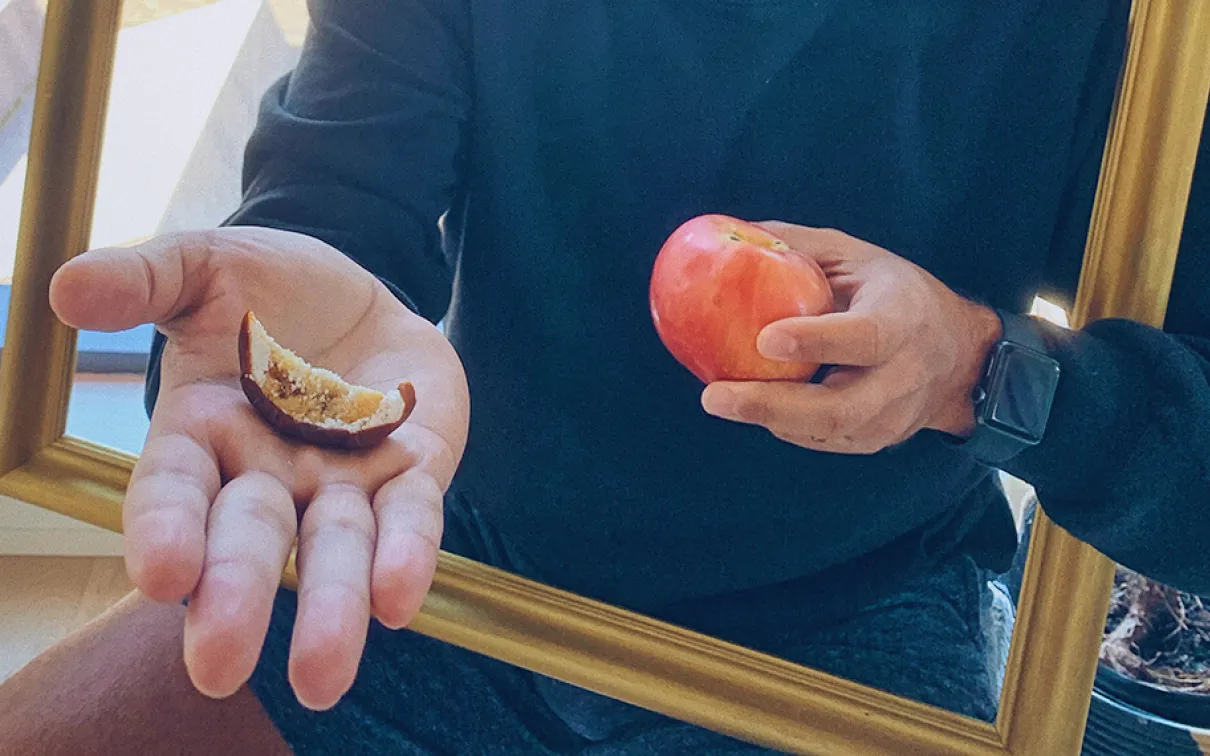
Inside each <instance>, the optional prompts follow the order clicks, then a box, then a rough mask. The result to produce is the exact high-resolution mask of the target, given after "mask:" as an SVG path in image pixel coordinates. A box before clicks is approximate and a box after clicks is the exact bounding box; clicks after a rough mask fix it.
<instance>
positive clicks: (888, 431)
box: [702, 222, 1000, 454]
mask: <svg viewBox="0 0 1210 756" xmlns="http://www.w3.org/2000/svg"><path fill="white" fill-rule="evenodd" d="M756 225H758V226H759V227H761V228H763V229H766V230H767V231H769V232H770V233H772V234H774V235H776V236H777V237H780V238H781V239H783V240H784V241H785V242H786V243H787V244H788V245H789V246H790V247H791V248H792V249H794V250H797V251H799V252H802V253H806V254H809V255H810V256H811V257H813V258H814V259H815V260H816V261H817V262H818V263H819V266H820V268H821V270H822V271H823V273H824V274H825V275H826V276H827V281H828V282H829V284H830V286H831V289H832V291H833V293H834V295H835V297H836V302H837V304H838V306H839V307H840V309H839V311H836V312H824V313H822V314H816V313H807V314H802V315H797V314H795V315H791V316H788V317H783V318H781V319H778V320H776V321H774V322H771V323H768V324H766V325H764V327H762V328H761V329H760V333H759V335H758V336H757V338H756V339H755V342H756V344H755V346H756V349H757V351H758V352H759V353H760V355H761V356H762V357H763V358H765V359H768V360H773V361H778V362H782V363H784V364H786V365H802V364H807V365H811V364H827V365H832V366H834V367H833V368H832V369H831V370H830V371H829V372H828V374H827V376H826V377H825V378H824V379H823V380H822V381H821V382H819V383H817V384H812V383H805V382H803V381H802V380H801V375H797V376H792V377H790V378H788V379H786V378H774V379H764V378H757V379H739V380H712V381H710V383H709V385H708V386H707V387H706V389H705V390H704V391H703V393H702V405H703V408H704V409H705V410H706V411H707V412H709V413H711V414H713V415H715V416H718V417H721V418H724V419H728V420H733V421H736V422H742V423H750V424H754V425H760V426H763V427H765V428H767V429H768V430H769V431H770V432H771V433H773V435H775V436H777V437H778V438H780V439H783V440H785V441H788V442H790V443H793V444H796V445H798V446H802V447H805V448H808V449H813V450H817V451H824V452H834V453H845V454H871V453H875V452H878V451H880V450H882V449H885V448H887V447H890V446H894V445H896V444H898V443H901V442H903V441H905V440H907V439H908V438H910V437H911V436H913V435H915V434H916V433H917V432H919V431H920V430H923V429H934V430H938V431H942V432H944V433H948V434H951V435H954V436H968V435H969V434H970V433H971V432H972V431H973V430H974V407H973V404H972V391H973V389H974V387H975V385H976V384H977V382H978V380H979V376H980V374H981V372H982V370H983V366H984V364H985V362H986V359H987V354H988V352H989V351H990V349H991V347H992V346H993V345H994V343H995V341H996V340H997V339H998V338H999V335H1000V321H999V318H998V317H997V316H996V314H995V313H994V312H993V311H992V310H990V309H988V308H986V307H983V306H981V305H978V304H976V303H974V302H971V301H969V300H966V299H964V298H962V297H961V296H959V295H958V294H956V293H954V292H953V291H952V290H950V289H949V288H948V287H946V286H945V285H944V284H943V283H941V282H940V281H938V280H937V279H936V278H935V277H933V276H932V275H931V274H929V273H928V272H927V271H925V270H923V269H922V268H920V267H919V266H917V265H915V264H913V263H911V262H909V261H908V260H905V259H904V258H902V257H899V256H897V255H894V254H892V253H891V252H888V251H887V250H884V249H881V248H879V247H877V246H875V245H872V244H869V243H866V242H863V241H861V240H859V239H855V238H853V237H851V236H848V235H847V234H844V233H842V232H839V231H833V230H824V229H814V228H807V227H803V226H795V225H790V224H786V223H780V222H767V223H760V224H756ZM720 283H721V281H720ZM713 348H714V349H726V348H727V347H725V346H722V345H719V344H717V343H716V344H715V345H714V346H713ZM705 353H706V354H713V353H714V352H711V351H709V350H707V351H706V352H705ZM791 375H792V374H791Z"/></svg>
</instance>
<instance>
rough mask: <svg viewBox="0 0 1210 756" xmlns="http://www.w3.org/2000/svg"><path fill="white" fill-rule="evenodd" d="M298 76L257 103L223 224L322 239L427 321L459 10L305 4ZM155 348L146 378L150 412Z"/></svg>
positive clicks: (455, 169) (451, 154)
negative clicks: (237, 198) (306, 22)
mask: <svg viewBox="0 0 1210 756" xmlns="http://www.w3.org/2000/svg"><path fill="white" fill-rule="evenodd" d="M308 8H309V11H310V26H309V28H308V32H307V37H306V40H305V41H304V43H303V49H302V54H301V57H300V60H299V62H298V64H297V66H296V67H295V69H294V70H293V71H292V72H291V73H290V74H288V75H287V76H285V77H283V78H282V79H280V80H279V81H277V82H276V83H275V84H274V85H273V86H272V87H271V88H270V89H269V90H268V92H267V93H266V94H265V95H264V97H263V99H262V101H261V107H260V112H259V115H258V118H257V124H256V127H255V129H254V130H253V133H252V135H251V137H250V139H249V141H248V144H247V146H246V149H245V153H244V165H243V180H242V184H243V200H242V202H241V204H240V206H239V207H238V208H237V209H236V210H235V211H234V212H233V214H232V215H231V216H230V217H228V218H227V220H226V221H224V223H223V224H222V225H225V226H262V227H270V228H278V229H283V230H288V231H295V232H299V233H303V234H307V235H309V236H312V237H315V238H317V239H319V240H321V241H324V242H327V243H328V244H330V245H332V246H333V247H335V248H336V249H338V250H340V251H341V252H343V253H344V254H346V255H348V256H349V257H350V258H352V259H353V260H355V261H356V262H358V263H359V264H360V265H361V266H362V267H363V268H365V269H367V270H368V271H370V272H371V273H373V274H375V275H376V276H378V278H379V279H381V280H383V281H384V282H385V283H387V284H388V286H389V287H390V288H391V289H392V291H393V292H395V294H396V295H397V296H398V297H399V298H400V299H402V300H403V301H404V302H405V303H406V304H407V305H408V306H409V307H410V308H411V309H413V310H415V311H416V312H418V313H419V314H420V315H422V316H423V317H425V318H427V319H428V320H430V321H432V322H437V321H438V320H440V319H441V318H442V317H443V316H444V314H445V310H446V308H447V306H448V304H449V299H450V295H451V285H452V284H451V282H452V269H451V265H450V264H449V261H448V260H447V259H446V256H445V252H444V250H443V248H442V245H441V237H440V233H439V227H438V222H439V219H440V217H441V216H442V214H443V213H445V212H446V211H447V210H448V209H449V208H450V206H451V204H452V203H453V202H454V197H455V195H456V193H457V192H458V190H459V187H460V184H461V173H462V171H461V164H462V161H463V145H464V143H465V133H466V128H467V124H468V123H469V119H470V111H471V98H470V85H469V80H470V56H469V53H468V44H469V41H468V39H467V37H468V34H469V20H468V17H467V15H468V14H467V10H466V8H465V7H464V2H463V0H397V1H395V2H382V1H381V0H309V2H308ZM163 346H164V339H163V336H162V335H160V334H158V333H157V334H156V337H155V339H154V341H153V344H152V348H151V355H150V358H151V359H150V361H149V367H148V375H147V381H146V392H145V404H146V408H147V411H148V412H150V411H151V409H152V406H153V404H154V400H155V396H156V394H157V393H158V390H159V361H160V356H161V354H162V351H163Z"/></svg>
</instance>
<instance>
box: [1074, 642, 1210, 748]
mask: <svg viewBox="0 0 1210 756" xmlns="http://www.w3.org/2000/svg"><path fill="white" fill-rule="evenodd" d="M1082 753H1083V754H1084V756H1205V754H1208V753H1210V695H1198V694H1194V693H1182V692H1179V691H1173V690H1169V689H1167V688H1161V687H1159V686H1157V685H1152V684H1150V683H1145V682H1140V681H1138V680H1133V679H1131V678H1129V677H1126V676H1125V675H1122V674H1120V673H1118V672H1117V671H1116V670H1114V669H1112V668H1111V667H1108V666H1106V665H1104V664H1101V665H1100V666H1099V667H1098V669H1097V678H1096V686H1095V688H1094V689H1093V693H1092V701H1091V703H1090V705H1089V709H1088V725H1087V728H1086V730H1085V734H1084V749H1083V751H1082Z"/></svg>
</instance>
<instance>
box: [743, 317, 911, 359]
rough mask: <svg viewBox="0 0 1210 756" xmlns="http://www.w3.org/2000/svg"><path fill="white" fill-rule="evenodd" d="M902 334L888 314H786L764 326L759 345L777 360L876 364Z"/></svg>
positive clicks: (891, 351)
mask: <svg viewBox="0 0 1210 756" xmlns="http://www.w3.org/2000/svg"><path fill="white" fill-rule="evenodd" d="M901 342H902V335H901V334H899V333H898V329H895V328H892V327H890V324H889V323H887V322H886V320H885V318H884V317H883V316H881V315H878V314H875V313H871V312H855V311H852V310H845V311H842V312H834V313H828V314H825V315H816V316H803V317H792V318H784V319H782V320H778V321H775V322H773V323H770V324H769V325H767V326H765V327H764V328H763V329H762V330H761V332H760V334H759V335H758V336H757V338H756V348H757V349H758V350H759V351H760V353H761V354H762V355H764V356H765V357H768V358H769V359H774V360H786V361H795V362H808V363H817V364H821V365H848V366H851V367H876V366H878V365H881V364H883V363H885V362H886V361H887V360H889V359H890V358H891V356H892V355H893V354H894V353H895V352H896V351H897V350H898V349H899V347H900V345H901Z"/></svg>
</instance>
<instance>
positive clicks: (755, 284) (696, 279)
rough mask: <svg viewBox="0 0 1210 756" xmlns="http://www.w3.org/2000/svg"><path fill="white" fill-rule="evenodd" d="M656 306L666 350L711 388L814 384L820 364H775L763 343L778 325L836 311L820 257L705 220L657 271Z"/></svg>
mask: <svg viewBox="0 0 1210 756" xmlns="http://www.w3.org/2000/svg"><path fill="white" fill-rule="evenodd" d="M650 300H651V317H652V319H653V320H654V321H655V329H656V332H657V333H658V334H659V336H660V340H661V341H662V342H663V343H664V346H665V347H667V349H668V351H669V352H670V353H671V354H672V356H673V357H675V358H676V359H677V361H678V362H680V363H681V364H682V365H684V366H685V367H686V368H688V369H689V370H690V372H692V373H693V374H694V375H696V376H697V377H698V378H700V379H701V380H702V381H704V382H706V383H710V382H712V381H718V380H767V381H773V380H780V381H796V380H806V379H808V378H810V377H811V376H812V375H814V373H815V371H816V370H818V369H819V365H812V364H808V363H800V362H781V361H778V360H770V359H767V358H766V357H764V356H762V355H761V354H760V352H758V351H757V349H756V337H757V334H759V333H760V331H761V329H763V328H764V327H765V326H767V325H768V324H770V323H772V322H773V321H775V320H781V319H783V318H790V317H795V316H801V315H822V314H824V313H827V312H830V311H831V310H832V308H833V306H834V300H833V296H832V288H831V286H829V285H828V279H827V277H826V276H825V275H824V272H823V270H822V269H821V268H820V267H819V264H818V263H816V262H815V260H814V259H813V258H811V257H810V256H808V255H806V254H804V253H802V252H797V251H795V250H793V249H791V248H790V247H789V245H787V244H786V242H785V241H783V240H782V239H780V238H778V237H777V236H775V235H773V234H771V233H769V232H768V231H766V230H765V229H763V228H761V227H760V226H757V225H755V224H752V223H748V222H746V221H742V220H739V219H737V218H731V217H728V216H725V215H702V216H699V217H697V218H694V219H692V220H690V221H687V222H686V223H684V224H683V225H682V226H681V227H680V228H678V229H677V230H676V231H675V232H673V234H672V236H670V237H668V240H667V241H666V242H665V243H664V246H663V247H662V248H661V249H660V253H659V255H658V256H657V257H656V259H655V266H654V267H653V269H652V271H651V287H650Z"/></svg>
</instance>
